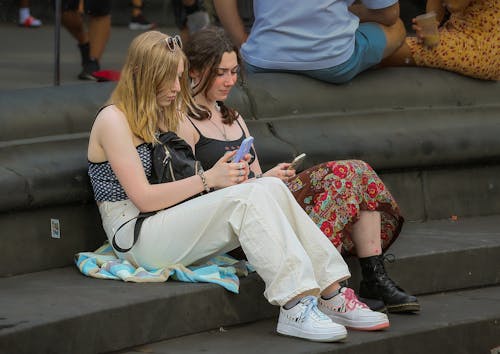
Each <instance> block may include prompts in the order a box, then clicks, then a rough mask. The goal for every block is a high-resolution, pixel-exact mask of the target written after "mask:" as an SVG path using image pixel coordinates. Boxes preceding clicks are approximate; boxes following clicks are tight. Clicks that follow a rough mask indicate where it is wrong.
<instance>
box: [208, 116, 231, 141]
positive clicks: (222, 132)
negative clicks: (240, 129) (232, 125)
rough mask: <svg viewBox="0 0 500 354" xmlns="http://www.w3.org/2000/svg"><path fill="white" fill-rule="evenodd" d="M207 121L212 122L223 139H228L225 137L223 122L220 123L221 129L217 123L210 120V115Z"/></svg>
mask: <svg viewBox="0 0 500 354" xmlns="http://www.w3.org/2000/svg"><path fill="white" fill-rule="evenodd" d="M208 121H209V122H210V123H212V125H213V126H214V127H215V129H217V130H218V131H219V133H221V135H222V137H223V138H224V140H225V141H229V139H228V138H227V135H226V128H225V127H224V124H222V129H221V128H219V126H218V125H217V124H215V123H214V122H212V119H211V117H210V118H209V119H208Z"/></svg>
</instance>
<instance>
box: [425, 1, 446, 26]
mask: <svg viewBox="0 0 500 354" xmlns="http://www.w3.org/2000/svg"><path fill="white" fill-rule="evenodd" d="M425 12H427V13H429V12H435V13H436V20H437V21H438V22H439V23H441V21H442V20H443V17H444V14H445V11H444V6H443V1H442V0H427V4H426V6H425Z"/></svg>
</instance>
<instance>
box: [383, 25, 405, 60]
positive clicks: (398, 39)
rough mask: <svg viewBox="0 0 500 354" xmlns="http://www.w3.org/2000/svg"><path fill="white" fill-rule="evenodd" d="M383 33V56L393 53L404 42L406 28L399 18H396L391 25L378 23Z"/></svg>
mask: <svg viewBox="0 0 500 354" xmlns="http://www.w3.org/2000/svg"><path fill="white" fill-rule="evenodd" d="M380 26H381V27H382V30H383V31H384V33H385V38H386V40H387V44H386V46H385V49H384V58H387V57H388V56H390V55H391V54H392V53H394V52H395V51H396V50H397V49H398V48H399V47H401V45H402V44H403V43H404V40H405V37H406V29H405V26H404V24H403V21H401V19H398V20H397V21H396V23H395V24H394V25H392V26H385V25H380Z"/></svg>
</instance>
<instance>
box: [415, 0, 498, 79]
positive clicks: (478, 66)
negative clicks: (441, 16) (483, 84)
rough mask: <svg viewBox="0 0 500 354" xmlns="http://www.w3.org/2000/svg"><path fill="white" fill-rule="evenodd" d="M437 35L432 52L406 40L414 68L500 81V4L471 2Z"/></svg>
mask: <svg viewBox="0 0 500 354" xmlns="http://www.w3.org/2000/svg"><path fill="white" fill-rule="evenodd" d="M439 34H440V42H439V45H438V46H437V47H434V48H428V47H426V46H424V45H422V44H420V43H417V40H416V38H414V37H410V38H407V40H406V41H407V43H408V46H409V47H410V50H411V53H412V56H413V59H414V60H415V62H416V64H417V66H427V67H431V68H439V69H444V70H449V71H454V72H457V73H460V74H463V75H467V76H471V77H475V78H478V79H485V80H500V0H473V1H472V2H471V3H470V5H469V6H468V7H467V8H466V9H465V10H464V11H462V12H459V13H452V14H451V16H450V18H449V20H448V21H446V23H445V24H444V25H443V26H441V28H440V29H439Z"/></svg>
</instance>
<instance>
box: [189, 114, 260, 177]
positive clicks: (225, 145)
mask: <svg viewBox="0 0 500 354" xmlns="http://www.w3.org/2000/svg"><path fill="white" fill-rule="evenodd" d="M188 119H189V121H190V122H191V124H192V125H193V127H194V129H196V131H197V132H198V134H199V135H200V139H199V140H198V142H197V143H196V145H195V155H196V159H197V160H199V161H200V162H201V165H202V166H203V169H204V170H208V169H210V168H212V166H213V165H215V163H216V162H217V161H218V160H219V159H220V158H221V157H222V155H224V154H225V153H227V152H228V151H233V150H238V148H239V147H240V145H241V143H242V142H243V140H244V139H245V138H246V134H245V131H244V130H243V127H242V126H241V124H240V122H238V120H236V123H238V125H239V127H240V129H241V137H240V138H239V139H236V140H228V141H224V140H218V139H214V138H207V137H206V136H204V135H203V134H202V133H201V131H200V130H199V129H198V127H196V125H195V124H194V122H193V121H192V120H191V118H188ZM250 154H252V156H253V157H252V159H251V160H250V164H251V163H252V162H253V161H254V160H255V151H254V149H253V148H251V149H250ZM251 175H252V176H250V177H253V173H251Z"/></svg>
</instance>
